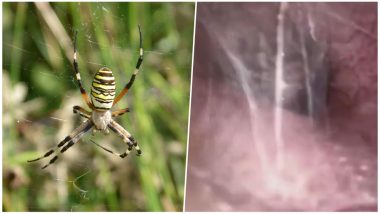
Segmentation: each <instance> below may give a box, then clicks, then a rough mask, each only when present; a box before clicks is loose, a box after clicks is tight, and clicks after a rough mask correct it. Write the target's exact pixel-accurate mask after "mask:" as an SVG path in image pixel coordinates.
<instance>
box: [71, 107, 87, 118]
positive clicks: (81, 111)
mask: <svg viewBox="0 0 380 214" xmlns="http://www.w3.org/2000/svg"><path fill="white" fill-rule="evenodd" d="M73 112H74V114H79V115H80V116H82V117H84V118H87V119H90V117H91V112H89V111H87V110H86V109H84V108H82V107H80V106H74V107H73Z"/></svg>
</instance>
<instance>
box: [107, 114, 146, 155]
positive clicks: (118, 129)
mask: <svg viewBox="0 0 380 214" xmlns="http://www.w3.org/2000/svg"><path fill="white" fill-rule="evenodd" d="M108 127H109V128H110V129H111V130H112V131H114V132H115V133H116V134H117V135H119V136H120V137H121V138H122V139H123V142H124V143H126V144H127V145H128V149H127V150H126V151H125V152H124V153H123V154H121V155H120V157H121V158H124V157H126V156H127V155H128V154H129V153H130V152H131V150H132V148H133V147H134V148H135V149H136V151H137V155H138V156H140V155H141V154H142V151H141V150H140V147H139V146H138V144H137V141H136V140H135V139H134V138H133V136H132V135H131V134H130V133H129V132H127V130H125V129H124V128H123V127H122V126H120V125H119V124H118V123H117V122H115V121H114V120H113V121H111V123H110V124H108Z"/></svg>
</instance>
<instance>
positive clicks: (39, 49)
mask: <svg viewBox="0 0 380 214" xmlns="http://www.w3.org/2000/svg"><path fill="white" fill-rule="evenodd" d="M139 24H140V25H141V29H142V33H143V47H144V50H145V56H144V62H143V65H142V69H141V71H140V73H139V75H138V76H137V78H136V81H135V83H134V85H133V87H132V88H131V90H130V91H129V92H128V94H127V95H126V96H125V98H123V99H122V100H121V101H120V102H119V103H118V104H117V106H116V108H124V107H127V106H128V107H129V108H131V112H130V113H128V114H126V115H123V116H122V117H121V118H120V119H119V120H118V121H119V122H120V123H121V124H122V125H123V126H124V127H125V128H126V129H127V130H128V131H129V132H131V133H132V134H133V135H134V137H135V139H137V140H138V142H139V144H140V147H141V148H142V150H143V155H142V156H141V157H137V156H135V155H134V154H132V155H130V156H128V157H127V158H126V159H118V158H117V157H114V156H112V155H110V154H108V153H105V152H104V151H102V150H100V149H99V148H97V147H95V146H94V145H93V144H90V141H89V139H90V138H91V139H92V140H94V141H96V142H97V143H99V144H101V145H104V146H106V147H108V148H112V149H114V150H117V151H122V150H123V149H124V148H125V147H124V145H123V143H122V141H121V139H119V138H118V137H117V136H116V135H115V134H110V135H109V136H104V135H103V134H96V135H95V136H91V134H88V135H87V136H86V137H84V138H83V140H81V141H79V143H78V144H77V145H75V146H73V147H72V148H71V149H70V150H68V151H67V152H65V153H64V154H63V155H61V156H60V158H59V159H58V161H57V162H58V163H57V164H54V165H51V166H50V167H49V168H48V169H46V170H41V169H40V167H41V166H42V165H43V164H45V163H46V162H47V161H48V160H43V161H41V162H39V163H35V164H28V163H26V160H28V159H33V158H35V157H37V156H39V155H41V154H43V153H44V152H45V151H47V149H49V148H51V147H53V146H55V145H56V144H57V143H58V142H59V141H60V140H62V139H63V138H64V137H65V136H66V135H68V134H69V133H70V132H71V131H72V130H73V129H74V128H75V127H76V126H78V125H79V124H80V123H81V122H82V121H83V120H82V119H81V118H79V116H78V115H74V114H73V113H72V106H73V105H80V106H82V107H86V106H85V103H84V101H83V100H82V99H81V96H80V92H79V88H78V87H77V84H76V82H75V81H74V73H73V69H72V55H73V47H72V40H73V32H74V31H75V30H78V52H79V55H78V57H79V68H80V72H81V76H82V80H83V82H84V85H85V88H86V89H87V91H88V92H89V89H90V87H89V86H90V84H91V81H92V78H93V76H94V74H95V72H96V71H97V70H98V69H99V68H100V67H103V66H107V67H109V68H110V69H112V70H113V72H114V76H115V78H116V87H117V93H118V92H119V91H121V89H122V88H123V86H124V84H126V83H127V81H128V80H129V78H130V76H131V74H132V72H133V70H134V67H135V65H136V62H137V58H138V51H139V35H138V28H137V26H138V25H139ZM193 24H194V3H50V4H46V3H40V5H36V4H34V3H3V177H4V179H3V210H4V211H70V210H73V211H181V210H182V204H183V195H184V178H185V162H186V139H187V124H188V121H187V120H188V109H189V93H190V92H189V90H190V77H191V74H190V72H191V50H192V38H193ZM74 181H75V182H74Z"/></svg>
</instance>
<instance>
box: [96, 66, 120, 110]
mask: <svg viewBox="0 0 380 214" xmlns="http://www.w3.org/2000/svg"><path fill="white" fill-rule="evenodd" d="M115 89H116V85H115V78H114V76H113V74H112V71H111V70H110V69H108V68H105V67H104V68H101V69H99V71H98V72H97V73H96V74H95V77H94V80H93V81H92V87H91V101H92V103H93V105H94V108H95V109H96V110H98V111H108V110H110V109H111V107H112V105H113V102H114V99H115V93H116V91H115Z"/></svg>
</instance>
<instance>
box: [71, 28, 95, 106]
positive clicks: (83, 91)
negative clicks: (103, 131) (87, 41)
mask: <svg viewBox="0 0 380 214" xmlns="http://www.w3.org/2000/svg"><path fill="white" fill-rule="evenodd" d="M77 35H78V31H75V36H74V56H73V58H74V60H73V66H74V71H75V79H76V80H77V82H78V85H79V89H80V93H81V94H82V98H83V100H84V101H85V102H86V104H87V105H88V107H90V108H91V109H94V106H93V105H92V103H91V102H90V99H89V97H88V95H87V92H86V90H85V89H84V88H83V84H82V80H81V77H80V73H79V68H78V61H77Z"/></svg>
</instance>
